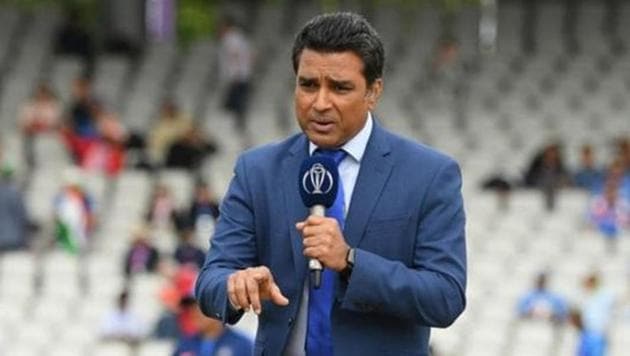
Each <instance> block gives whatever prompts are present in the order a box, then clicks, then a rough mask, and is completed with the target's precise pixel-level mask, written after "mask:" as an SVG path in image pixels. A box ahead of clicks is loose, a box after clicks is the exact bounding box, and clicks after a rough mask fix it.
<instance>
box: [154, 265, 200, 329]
mask: <svg viewBox="0 0 630 356" xmlns="http://www.w3.org/2000/svg"><path fill="white" fill-rule="evenodd" d="M197 272H198V270H197V267H195V266H192V265H190V264H186V265H181V266H178V267H177V268H176V269H175V271H174V272H173V274H172V276H171V277H170V278H169V282H168V284H167V285H166V286H164V287H163V288H162V289H161V290H160V300H161V302H162V305H163V306H164V312H163V313H162V315H161V316H160V318H159V320H158V322H157V324H156V327H155V331H154V335H155V336H156V337H157V338H179V337H181V336H182V335H184V336H188V337H189V336H192V335H194V334H195V333H196V332H197V331H198V328H197V325H196V324H195V322H194V319H193V315H191V313H190V312H189V311H186V312H184V311H182V310H181V309H180V301H181V300H182V298H183V297H185V296H187V295H190V294H192V292H193V288H194V287H195V280H196V279H197Z"/></svg>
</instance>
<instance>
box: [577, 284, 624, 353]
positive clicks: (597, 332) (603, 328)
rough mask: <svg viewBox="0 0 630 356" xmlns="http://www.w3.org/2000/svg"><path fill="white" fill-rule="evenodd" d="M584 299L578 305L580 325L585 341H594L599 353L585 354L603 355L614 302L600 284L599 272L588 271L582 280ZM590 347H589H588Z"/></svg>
mask: <svg viewBox="0 0 630 356" xmlns="http://www.w3.org/2000/svg"><path fill="white" fill-rule="evenodd" d="M583 288H584V294H585V295H584V299H583V301H582V303H581V305H580V313H579V314H580V315H581V325H582V330H583V336H584V337H585V341H584V342H585V343H587V342H586V341H588V340H594V341H588V343H587V344H590V343H596V344H597V347H593V348H594V349H597V350H601V351H600V352H601V353H586V355H589V356H590V355H605V354H606V348H607V346H608V345H607V343H608V342H607V336H608V331H609V330H608V329H609V327H610V321H611V317H612V312H613V307H614V303H615V299H614V295H613V294H612V293H611V292H610V291H608V290H606V289H604V288H603V287H602V286H601V281H600V277H599V274H597V273H590V274H588V275H587V276H586V277H585V278H584V281H583ZM589 348H590V347H589Z"/></svg>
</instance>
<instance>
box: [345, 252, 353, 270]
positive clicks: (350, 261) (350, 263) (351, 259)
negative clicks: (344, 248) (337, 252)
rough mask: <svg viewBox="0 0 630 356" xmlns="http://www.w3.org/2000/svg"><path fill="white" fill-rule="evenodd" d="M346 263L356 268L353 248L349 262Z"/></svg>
mask: <svg viewBox="0 0 630 356" xmlns="http://www.w3.org/2000/svg"><path fill="white" fill-rule="evenodd" d="M346 262H348V264H349V265H351V266H354V249H353V248H351V249H350V251H348V260H347V261H346Z"/></svg>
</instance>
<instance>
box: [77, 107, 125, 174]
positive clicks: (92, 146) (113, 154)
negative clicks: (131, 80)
mask: <svg viewBox="0 0 630 356" xmlns="http://www.w3.org/2000/svg"><path fill="white" fill-rule="evenodd" d="M90 110H91V113H92V117H93V119H94V123H95V125H96V130H97V136H96V137H94V138H93V139H91V140H87V141H85V149H84V155H83V160H82V161H81V165H82V167H83V168H85V169H86V170H88V171H92V172H103V173H105V174H107V176H109V177H116V176H118V174H119V173H120V171H121V170H122V169H123V167H124V163H125V142H126V140H127V132H126V130H125V128H124V127H123V126H122V124H121V123H120V120H119V118H118V116H117V115H116V114H115V113H113V112H111V111H109V110H106V109H105V107H104V106H103V104H102V103H100V102H98V101H95V100H93V101H92V102H91V106H90Z"/></svg>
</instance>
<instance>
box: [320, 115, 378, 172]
mask: <svg viewBox="0 0 630 356" xmlns="http://www.w3.org/2000/svg"><path fill="white" fill-rule="evenodd" d="M373 126H374V124H373V122H372V113H371V112H369V111H368V114H367V120H365V125H363V128H362V129H361V130H360V131H359V133H357V134H356V135H355V136H354V137H353V138H351V139H350V141H348V142H346V144H345V145H343V146H341V149H343V150H344V151H346V152H347V153H348V156H350V157H352V158H353V159H354V160H355V161H357V162H361V159H362V158H363V154H364V153H365V148H366V147H367V143H368V140H369V139H370V134H371V133H372V127H373ZM317 148H318V147H317V145H315V144H314V143H313V142H311V141H309V142H308V153H309V154H310V155H313V152H315V150H316V149H317Z"/></svg>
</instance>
